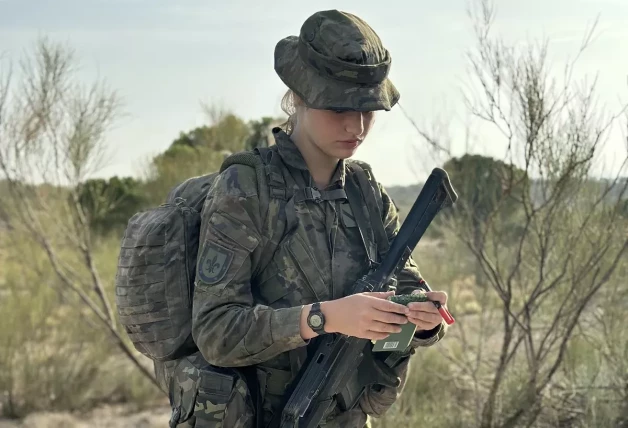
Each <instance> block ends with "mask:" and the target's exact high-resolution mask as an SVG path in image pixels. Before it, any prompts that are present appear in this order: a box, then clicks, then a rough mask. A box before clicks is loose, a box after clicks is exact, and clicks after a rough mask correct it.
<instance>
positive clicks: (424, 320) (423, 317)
mask: <svg viewBox="0 0 628 428" xmlns="http://www.w3.org/2000/svg"><path fill="white" fill-rule="evenodd" d="M408 320H409V321H410V322H411V323H413V324H416V325H417V326H418V325H419V324H423V325H431V326H434V325H436V324H439V323H440V322H442V321H443V317H442V316H441V315H440V313H438V312H436V313H435V314H433V313H429V312H413V313H412V314H410V315H408Z"/></svg>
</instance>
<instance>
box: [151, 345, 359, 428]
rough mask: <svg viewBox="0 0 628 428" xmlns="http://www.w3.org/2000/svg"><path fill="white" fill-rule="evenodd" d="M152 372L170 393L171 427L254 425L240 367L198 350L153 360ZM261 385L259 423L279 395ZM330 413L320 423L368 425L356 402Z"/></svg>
mask: <svg viewBox="0 0 628 428" xmlns="http://www.w3.org/2000/svg"><path fill="white" fill-rule="evenodd" d="M155 374H156V377H157V379H158V381H159V383H160V385H161V387H162V389H163V390H164V391H165V392H167V393H168V395H169V397H170V404H171V406H172V417H171V421H170V427H177V428H257V427H256V426H255V424H256V420H255V407H254V404H253V398H252V396H251V392H250V390H249V387H248V385H247V383H246V381H245V378H244V377H243V376H242V374H241V373H240V372H239V371H235V370H231V369H223V368H218V367H215V366H211V365H210V364H208V363H207V362H206V361H205V359H204V358H203V357H202V356H201V355H200V353H198V352H197V353H195V354H193V355H191V356H188V357H185V358H182V359H180V360H177V361H168V362H165V363H159V362H155ZM262 384H265V382H262ZM262 389H263V390H264V391H265V392H268V394H263V395H262V398H263V404H262V412H263V414H262V424H263V425H265V424H267V423H268V422H269V421H270V419H271V417H272V412H273V410H274V409H273V407H275V404H277V402H279V399H280V396H274V395H273V394H272V393H270V392H271V391H272V389H271V388H267V386H266V387H262ZM269 389H270V390H269ZM273 392H274V391H273ZM333 413H334V415H333V417H332V418H331V419H328V420H327V421H325V422H323V423H322V424H321V427H324V428H370V422H369V421H368V418H367V416H366V414H365V413H364V412H363V411H362V409H361V408H360V407H359V406H358V407H357V408H354V409H352V410H350V411H347V412H343V413H340V414H338V413H337V412H336V411H335V412H333ZM259 428H262V427H259Z"/></svg>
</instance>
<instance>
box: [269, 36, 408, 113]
mask: <svg viewBox="0 0 628 428" xmlns="http://www.w3.org/2000/svg"><path fill="white" fill-rule="evenodd" d="M298 40H299V39H298V38H297V37H296V36H289V37H286V38H285V39H282V40H281V41H279V43H277V46H276V47H275V71H276V72H277V74H278V75H279V78H280V79H281V80H282V81H283V82H284V83H285V84H286V86H288V88H290V89H292V90H293V91H294V93H295V94H296V95H298V96H299V98H301V99H302V100H303V102H304V103H305V104H306V105H307V106H308V107H310V108H314V109H325V110H354V111H375V110H386V111H389V110H390V109H391V108H392V107H393V106H394V105H395V104H396V103H397V101H399V97H400V95H399V91H397V88H395V86H394V85H393V84H392V82H391V81H390V79H388V78H386V79H384V80H383V81H382V82H381V83H379V84H377V85H359V84H356V83H351V82H345V81H341V80H336V79H332V78H330V77H324V76H321V75H320V74H318V73H317V72H316V70H314V69H312V68H311V67H309V66H307V65H306V64H305V63H304V62H303V61H302V60H301V58H300V57H299V53H298V49H297V46H298V45H297V44H298Z"/></svg>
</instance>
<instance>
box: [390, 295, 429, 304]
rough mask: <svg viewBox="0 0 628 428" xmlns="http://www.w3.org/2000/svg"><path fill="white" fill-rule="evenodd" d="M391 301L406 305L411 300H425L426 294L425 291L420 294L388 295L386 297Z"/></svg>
mask: <svg viewBox="0 0 628 428" xmlns="http://www.w3.org/2000/svg"><path fill="white" fill-rule="evenodd" d="M388 300H390V301H391V302H395V303H399V304H401V305H405V306H408V303H412V302H427V301H428V299H427V296H426V295H425V293H420V294H399V295H397V296H390V297H389V298H388Z"/></svg>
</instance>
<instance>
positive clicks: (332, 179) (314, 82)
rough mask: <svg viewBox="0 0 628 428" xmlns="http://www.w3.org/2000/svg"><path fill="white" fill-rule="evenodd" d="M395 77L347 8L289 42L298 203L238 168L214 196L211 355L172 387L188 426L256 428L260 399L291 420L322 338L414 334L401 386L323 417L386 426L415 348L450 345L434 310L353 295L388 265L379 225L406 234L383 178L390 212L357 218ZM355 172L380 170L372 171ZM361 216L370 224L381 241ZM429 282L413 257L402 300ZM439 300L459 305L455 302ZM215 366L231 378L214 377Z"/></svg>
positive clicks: (278, 62) (284, 131)
mask: <svg viewBox="0 0 628 428" xmlns="http://www.w3.org/2000/svg"><path fill="white" fill-rule="evenodd" d="M390 66H391V57H390V54H389V52H388V51H387V50H386V49H385V48H384V47H383V46H382V43H381V41H380V39H379V37H378V36H377V35H376V33H375V32H374V31H373V29H372V28H371V27H370V26H369V25H368V24H367V23H366V22H364V21H363V20H362V19H360V18H358V17H357V16H355V15H352V14H349V13H344V12H340V11H336V10H328V11H321V12H317V13H315V14H314V15H312V16H311V17H309V18H308V19H307V20H306V21H305V22H304V24H303V26H302V28H301V32H300V35H299V37H296V36H290V37H286V38H284V39H283V40H280V41H279V43H278V44H277V45H276V48H275V70H276V72H277V74H278V75H279V77H280V78H281V80H282V81H283V82H284V83H285V84H286V86H288V88H289V90H288V92H287V94H286V96H285V97H284V100H283V103H282V104H283V107H284V109H285V111H286V112H287V113H288V114H289V115H290V117H289V119H288V121H287V123H286V124H285V126H284V127H283V128H280V127H277V128H274V129H273V136H274V139H275V144H274V145H273V146H272V147H273V149H272V150H274V152H273V156H276V157H277V159H276V161H275V162H274V164H273V168H275V169H274V170H273V173H274V174H271V176H273V177H275V179H276V180H277V183H280V185H278V184H277V183H275V185H276V186H277V187H276V189H279V193H281V185H283V186H284V189H289V190H290V192H291V195H292V196H291V197H290V198H286V199H287V201H286V203H285V204H281V203H275V202H274V200H273V201H271V203H270V204H269V205H268V206H267V207H266V206H262V204H261V203H260V200H261V198H260V194H259V192H260V190H259V189H258V187H257V177H256V173H255V170H254V169H253V168H251V167H248V166H245V165H233V166H230V167H228V168H227V169H226V170H225V171H224V172H223V173H222V174H221V175H220V176H219V177H218V178H217V179H216V182H215V183H214V185H213V186H212V188H211V190H210V192H209V194H208V196H207V200H206V202H205V205H204V208H203V211H202V224H201V234H200V239H199V251H198V254H199V257H198V263H197V276H196V283H195V291H194V300H193V320H192V332H193V337H194V341H195V343H196V345H197V346H198V349H199V352H198V353H197V354H195V355H194V356H192V357H188V359H187V361H188V362H191V364H189V365H188V366H185V364H184V365H182V366H181V367H188V369H185V368H183V369H179V370H178V372H177V374H176V375H175V376H174V377H173V378H172V382H173V384H172V385H171V392H170V393H171V398H172V396H173V394H174V395H176V394H177V391H184V390H186V389H189V388H198V394H197V395H196V396H195V403H194V415H193V416H192V417H191V418H190V419H189V420H188V422H187V424H186V425H185V426H196V427H218V426H222V427H225V428H226V427H229V428H231V427H253V426H257V425H256V424H259V423H260V421H257V422H256V421H255V417H256V414H255V408H254V405H253V403H254V402H255V401H254V398H255V397H258V398H257V399H258V400H260V401H259V404H260V405H261V409H262V411H261V412H260V413H258V415H259V416H260V419H261V422H262V423H263V424H264V426H266V424H267V423H268V422H269V420H270V419H271V417H272V415H273V413H276V412H278V411H279V410H280V404H281V399H282V396H283V395H284V393H285V390H286V387H287V386H288V385H289V384H290V382H291V381H292V379H293V378H294V376H295V374H296V373H297V371H298V369H299V368H300V366H301V364H302V363H303V360H304V358H305V356H306V352H307V345H308V343H309V342H310V340H311V339H313V338H314V337H316V336H318V335H321V334H329V333H342V334H345V335H351V336H356V337H360V338H365V339H371V340H377V339H383V338H385V337H386V336H387V335H388V334H390V333H391V332H397V331H399V330H400V326H399V325H400V324H404V323H407V322H411V323H414V324H416V325H417V332H416V334H415V337H414V339H413V340H412V344H411V352H409V353H408V355H407V357H406V358H404V359H403V360H402V362H401V363H400V364H399V365H397V366H395V367H394V369H393V372H392V373H393V375H394V376H396V377H398V380H399V381H400V382H399V385H398V386H396V387H392V386H386V385H384V384H382V385H371V386H369V387H367V388H366V390H365V391H364V393H363V394H362V395H361V398H360V400H359V402H358V404H357V405H356V406H354V407H353V408H350V409H343V408H342V406H340V405H338V404H336V405H332V406H331V407H330V410H329V412H328V413H327V414H326V415H325V418H324V424H325V427H328V428H335V427H343V428H351V427H356V428H358V427H360V428H361V427H365V426H367V424H368V422H367V418H368V416H369V415H370V416H373V417H379V416H381V415H383V414H384V412H385V411H386V410H387V409H389V408H390V406H391V405H392V404H393V403H394V402H395V400H396V399H397V398H398V397H399V395H400V393H401V391H402V389H403V386H404V383H405V380H406V377H407V373H408V364H409V361H410V356H411V354H412V353H413V352H414V349H415V348H416V347H419V346H430V345H433V344H434V343H436V342H437V341H439V340H440V339H441V338H442V337H443V336H444V334H445V326H446V324H444V322H443V320H442V318H441V316H440V314H439V313H438V311H437V310H436V308H435V307H434V306H433V305H432V304H430V303H429V302H426V303H412V304H410V305H409V307H406V306H403V305H399V304H396V303H393V302H391V301H388V300H386V297H388V296H390V295H391V293H363V294H356V295H347V294H348V293H347V292H348V290H350V287H351V286H352V285H353V283H354V282H355V281H356V280H357V279H358V278H360V277H361V276H362V275H364V274H365V272H366V271H367V270H368V267H369V260H372V259H373V257H376V255H374V254H375V252H374V251H373V245H374V244H375V242H374V241H375V239H374V237H375V236H376V235H377V230H379V229H378V228H377V225H376V223H377V222H380V223H379V224H380V225H381V230H382V231H385V238H384V239H387V240H388V241H391V240H392V239H393V238H394V236H395V234H396V233H397V231H398V228H399V223H398V215H397V211H396V208H395V206H394V204H393V203H392V201H391V199H390V197H389V196H388V195H387V193H386V191H385V189H383V188H382V186H381V185H379V184H377V183H376V182H375V181H373V183H375V185H374V186H373V188H372V189H371V190H372V192H373V193H372V195H373V196H375V197H376V199H372V200H371V201H377V204H378V205H379V209H380V211H378V212H379V213H380V215H378V216H376V217H372V216H369V212H370V211H368V210H370V209H377V208H378V207H373V206H372V205H373V204H370V205H369V203H368V201H369V199H365V200H366V202H365V203H364V204H363V205H362V206H359V207H358V208H360V209H364V210H365V211H364V213H362V214H359V215H358V214H356V213H355V212H354V209H355V207H352V206H351V204H350V203H348V202H347V197H346V196H347V192H349V191H350V190H349V186H348V183H349V181H350V180H354V177H353V176H352V171H353V169H351V168H350V166H349V165H350V162H349V161H348V159H349V158H350V157H351V156H353V155H354V154H355V153H356V150H357V149H358V148H359V147H360V145H361V144H362V143H364V141H365V139H366V137H367V135H368V134H369V131H370V130H371V128H372V126H373V123H374V120H375V113H376V111H378V110H386V111H389V110H390V109H391V108H392V107H393V106H394V105H395V104H396V103H397V101H398V99H399V92H398V91H397V89H396V88H395V86H394V85H393V84H392V83H391V81H390V80H389V79H388V77H387V76H388V72H389V70H390ZM352 162H355V161H352ZM355 164H358V165H360V166H361V167H362V168H364V169H366V170H367V171H370V168H369V167H368V165H367V164H365V163H361V162H355ZM356 182H357V181H356ZM271 184H272V183H271ZM360 184H361V185H362V184H363V182H362V183H360ZM360 189H361V192H365V189H364V187H363V186H362V187H360ZM366 192H368V190H367V191H366ZM364 195H365V196H364V198H367V196H366V193H364ZM279 199H281V198H279ZM369 206H370V208H368V210H367V207H369ZM369 217H370V218H369ZM360 218H369V221H370V222H371V223H370V224H369V225H368V228H367V231H366V232H368V233H364V231H362V230H361V228H360V224H359V223H360V220H359V219H360ZM363 233H364V235H363ZM269 242H275V243H276V244H277V245H275V246H274V248H275V251H274V252H272V253H269V252H268V251H265V249H266V248H267V245H268V244H269ZM369 248H370V250H369ZM420 280H421V275H420V273H419V269H418V267H417V265H416V263H415V262H414V261H413V260H412V259H409V261H408V262H407V264H406V267H405V269H404V270H403V271H402V272H401V273H400V275H398V276H397V293H398V294H408V293H410V292H420V290H421V289H420ZM428 297H429V298H431V299H432V300H438V301H439V302H440V303H441V304H442V305H444V306H445V305H446V304H447V294H446V293H445V292H443V291H433V292H429V293H428ZM314 319H316V320H318V322H317V323H314V322H313V320H314ZM207 363H209V364H210V365H211V366H213V367H222V368H225V372H224V373H220V372H219V371H218V370H214V371H213V372H211V371H206V372H203V370H202V367H203V364H205V365H207ZM192 366H194V367H196V368H197V369H198V368H199V367H200V368H201V369H200V371H201V373H202V376H201V377H200V378H194V381H189V379H187V377H186V376H187V374H186V373H191V372H192V371H194V369H190V368H189V367H192ZM244 367H248V368H253V372H254V374H255V381H256V382H253V383H254V385H253V386H252V385H251V383H250V382H245V379H244V377H238V376H235V377H234V376H232V375H231V374H230V373H231V372H229V371H228V370H227V369H228V368H244ZM196 374H198V371H197V372H196ZM203 376H205V377H203ZM173 391H174V392H173ZM175 402H176V399H175ZM188 407H189V406H188ZM188 410H189V409H188ZM178 426H184V425H183V424H179V425H178Z"/></svg>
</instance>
